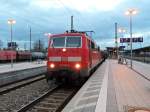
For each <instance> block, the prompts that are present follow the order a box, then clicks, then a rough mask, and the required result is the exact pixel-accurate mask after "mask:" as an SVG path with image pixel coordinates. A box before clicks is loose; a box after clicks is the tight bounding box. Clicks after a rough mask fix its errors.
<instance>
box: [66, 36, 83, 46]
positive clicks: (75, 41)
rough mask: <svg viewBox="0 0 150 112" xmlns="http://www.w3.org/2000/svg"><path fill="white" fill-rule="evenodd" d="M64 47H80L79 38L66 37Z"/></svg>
mask: <svg viewBox="0 0 150 112" xmlns="http://www.w3.org/2000/svg"><path fill="white" fill-rule="evenodd" d="M66 47H81V37H67V39H66Z"/></svg>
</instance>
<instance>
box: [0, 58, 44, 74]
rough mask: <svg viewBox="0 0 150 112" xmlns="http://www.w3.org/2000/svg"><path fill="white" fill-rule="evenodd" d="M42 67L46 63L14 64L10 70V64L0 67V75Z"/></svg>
mask: <svg viewBox="0 0 150 112" xmlns="http://www.w3.org/2000/svg"><path fill="white" fill-rule="evenodd" d="M42 66H46V61H40V62H37V61H34V62H20V63H14V64H13V68H11V63H7V64H1V65H0V74H1V73H6V72H12V71H19V70H24V69H30V68H36V67H42Z"/></svg>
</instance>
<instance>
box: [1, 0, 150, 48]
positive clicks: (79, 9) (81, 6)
mask: <svg viewBox="0 0 150 112" xmlns="http://www.w3.org/2000/svg"><path fill="white" fill-rule="evenodd" d="M149 4H150V1H148V0H142V1H140V0H132V1H131V0H30V1H27V0H11V1H10V0H1V1H0V5H1V7H0V11H1V13H0V40H3V41H5V40H6V41H7V40H9V38H10V27H9V25H8V24H7V20H8V19H9V18H13V19H15V20H16V24H15V25H13V39H14V40H19V41H28V37H29V27H27V26H30V27H31V28H32V36H33V41H34V40H37V39H39V38H43V37H44V33H46V32H50V33H52V34H54V33H63V32H65V31H66V30H69V29H70V16H71V15H73V16H74V28H75V29H76V30H81V31H85V30H94V31H95V34H93V38H94V39H95V40H96V41H98V43H99V44H100V46H102V47H104V46H114V41H113V39H114V37H115V36H114V23H115V22H117V23H118V27H124V28H125V29H126V30H127V32H126V35H127V36H128V35H129V18H128V17H127V16H125V15H124V12H125V11H126V10H127V9H128V8H137V9H138V10H139V13H138V14H137V15H136V16H134V17H133V34H142V35H143V37H144V38H145V41H144V43H143V45H145V46H147V45H150V42H148V41H149V36H150V35H149V33H148V32H149V30H150V21H149V20H150V16H149V12H148V11H149V10H150V7H149ZM118 36H120V34H118ZM104 43H105V44H104Z"/></svg>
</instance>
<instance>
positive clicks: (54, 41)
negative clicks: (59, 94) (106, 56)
mask: <svg viewBox="0 0 150 112" xmlns="http://www.w3.org/2000/svg"><path fill="white" fill-rule="evenodd" d="M47 59H48V60H47V74H46V78H47V80H50V79H53V78H55V79H56V80H59V81H60V80H62V79H69V80H71V81H72V80H80V79H84V78H86V77H88V76H89V74H90V71H91V70H92V69H93V68H94V67H96V66H97V65H98V64H99V63H100V61H102V58H101V52H100V49H99V47H98V46H97V45H96V44H95V42H94V41H93V40H92V39H91V38H90V37H88V36H87V35H86V33H84V32H69V33H68V32H67V33H64V34H57V35H52V36H51V37H50V41H49V47H48V58H47Z"/></svg>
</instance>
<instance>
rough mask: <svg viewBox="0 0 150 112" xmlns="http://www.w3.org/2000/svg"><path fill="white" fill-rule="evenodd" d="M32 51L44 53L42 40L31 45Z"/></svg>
mask: <svg viewBox="0 0 150 112" xmlns="http://www.w3.org/2000/svg"><path fill="white" fill-rule="evenodd" d="M33 50H34V51H44V42H43V41H42V40H36V41H35V42H34V43H33Z"/></svg>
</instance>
